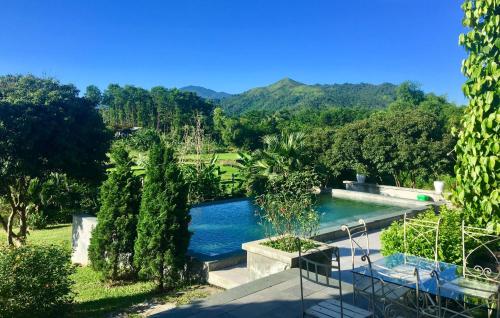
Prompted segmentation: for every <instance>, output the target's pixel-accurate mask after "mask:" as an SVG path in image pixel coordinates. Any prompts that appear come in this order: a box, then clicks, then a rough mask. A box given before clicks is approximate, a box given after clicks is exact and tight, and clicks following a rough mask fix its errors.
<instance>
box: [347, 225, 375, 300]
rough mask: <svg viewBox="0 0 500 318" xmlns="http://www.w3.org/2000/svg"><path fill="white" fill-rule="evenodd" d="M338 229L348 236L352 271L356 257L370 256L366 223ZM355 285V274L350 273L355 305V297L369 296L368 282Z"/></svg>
mask: <svg viewBox="0 0 500 318" xmlns="http://www.w3.org/2000/svg"><path fill="white" fill-rule="evenodd" d="M340 229H341V230H342V231H344V232H346V233H347V235H348V236H349V243H350V252H351V269H352V270H353V269H354V267H355V261H354V260H355V257H356V255H357V254H358V252H359V254H360V255H367V256H369V255H370V239H369V237H368V229H367V227H366V222H365V221H364V220H363V219H359V220H358V225H354V226H351V227H349V226H347V225H346V224H343V225H342V226H341V227H340ZM355 283H356V274H355V273H354V271H352V284H353V286H355V287H356V288H354V291H353V293H352V297H353V303H356V300H357V297H356V296H357V295H358V294H361V295H364V296H369V295H370V291H369V289H370V288H371V287H370V284H369V283H368V282H366V281H365V282H357V284H355Z"/></svg>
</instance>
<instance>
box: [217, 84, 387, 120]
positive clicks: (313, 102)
mask: <svg viewBox="0 0 500 318" xmlns="http://www.w3.org/2000/svg"><path fill="white" fill-rule="evenodd" d="M395 91H396V86H395V85H393V84H388V83H384V84H381V85H371V84H364V83H362V84H335V85H319V84H316V85H306V84H303V83H299V82H297V81H294V80H292V79H289V78H284V79H282V80H280V81H278V82H276V83H274V84H271V85H269V86H266V87H259V88H254V89H251V90H249V91H246V92H244V93H241V94H237V95H232V96H230V97H227V98H224V99H222V100H221V104H222V107H223V109H224V110H225V111H226V112H227V113H228V114H232V115H238V114H241V113H244V112H249V111H254V110H257V111H262V110H264V111H268V112H275V111H278V110H282V109H294V108H300V107H313V108H322V107H331V106H339V107H369V108H382V107H385V106H387V105H388V104H389V103H390V102H392V101H393V100H394V99H395V97H396V96H395V95H396V94H395V93H396V92H395Z"/></svg>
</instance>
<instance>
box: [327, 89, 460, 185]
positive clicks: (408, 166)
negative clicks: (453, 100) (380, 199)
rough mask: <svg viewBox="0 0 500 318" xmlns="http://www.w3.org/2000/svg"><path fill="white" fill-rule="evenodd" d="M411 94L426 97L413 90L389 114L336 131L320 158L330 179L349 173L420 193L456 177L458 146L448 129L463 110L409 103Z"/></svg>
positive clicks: (424, 101) (430, 100)
mask: <svg viewBox="0 0 500 318" xmlns="http://www.w3.org/2000/svg"><path fill="white" fill-rule="evenodd" d="M412 93H413V94H417V95H419V96H421V95H423V93H421V92H420V93H421V94H420V93H416V92H415V91H414V89H412V90H411V91H410V92H409V93H408V94H401V96H402V97H401V99H398V100H396V102H395V103H393V104H391V105H390V107H389V109H388V110H386V111H380V112H377V113H374V114H372V115H371V116H370V117H369V118H367V119H364V120H358V121H355V122H352V123H350V124H346V125H344V126H343V127H341V128H339V129H337V130H336V132H335V134H334V135H333V137H332V138H333V140H332V141H331V148H330V149H329V150H328V151H327V152H326V154H325V156H323V158H322V162H323V163H324V165H325V166H326V167H327V168H328V169H329V170H330V171H331V173H332V175H334V176H340V175H343V174H346V173H347V172H348V171H351V172H357V173H362V174H367V175H369V176H371V177H372V180H374V181H376V182H379V183H393V184H395V185H397V186H403V185H404V186H411V187H416V186H423V185H425V184H428V183H430V182H432V181H433V180H435V179H436V178H438V177H439V176H441V175H443V174H450V173H452V169H453V163H454V161H453V157H452V156H451V152H452V150H453V146H454V143H455V140H454V138H453V137H452V135H451V133H450V128H449V126H452V125H453V123H455V121H456V117H457V116H458V114H459V109H457V108H455V107H454V106H451V105H448V104H447V103H445V102H444V101H443V100H439V99H438V98H436V97H435V96H433V95H430V96H427V97H421V98H418V99H417V98H414V99H411V98H410V97H409V96H412ZM409 100H413V101H411V102H408V101H409ZM416 100H418V101H419V104H417V105H415V104H413V103H414V102H415V101H416ZM449 107H453V111H449V110H448V109H449ZM391 179H392V180H391Z"/></svg>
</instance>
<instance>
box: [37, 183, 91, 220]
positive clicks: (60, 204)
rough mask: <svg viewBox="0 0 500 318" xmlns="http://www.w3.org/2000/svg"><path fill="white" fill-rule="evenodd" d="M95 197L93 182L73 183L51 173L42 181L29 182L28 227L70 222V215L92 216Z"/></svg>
mask: <svg viewBox="0 0 500 318" xmlns="http://www.w3.org/2000/svg"><path fill="white" fill-rule="evenodd" d="M98 194H99V188H98V185H97V184H96V183H88V182H81V181H77V180H74V179H71V178H68V177H67V176H66V175H65V174H61V173H52V174H51V175H50V176H48V177H47V179H46V180H45V181H42V180H40V179H33V180H31V182H30V184H29V188H28V195H29V199H28V200H29V202H30V203H29V205H28V225H29V227H30V228H32V229H42V228H45V227H46V226H47V225H48V224H55V223H66V222H70V221H71V216H72V215H73V213H81V212H84V213H88V214H95V213H96V212H97V210H98V209H99V207H98Z"/></svg>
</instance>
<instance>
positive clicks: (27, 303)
mask: <svg viewBox="0 0 500 318" xmlns="http://www.w3.org/2000/svg"><path fill="white" fill-rule="evenodd" d="M70 257H71V253H70V252H69V251H68V250H66V249H64V248H62V247H58V246H54V245H51V246H37V245H26V246H21V247H18V248H13V247H3V248H1V247H0V317H61V316H64V313H65V309H66V308H67V304H69V303H71V302H72V300H73V294H72V292H71V286H72V284H73V281H72V280H71V278H70V275H71V274H72V273H73V272H74V267H73V265H72V264H71V258H70Z"/></svg>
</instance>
